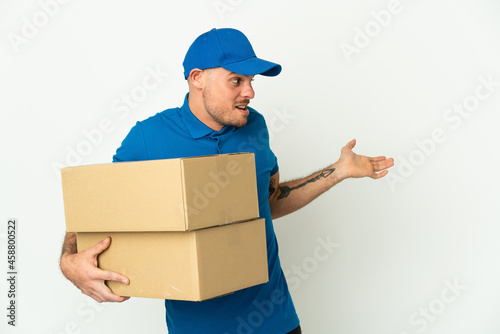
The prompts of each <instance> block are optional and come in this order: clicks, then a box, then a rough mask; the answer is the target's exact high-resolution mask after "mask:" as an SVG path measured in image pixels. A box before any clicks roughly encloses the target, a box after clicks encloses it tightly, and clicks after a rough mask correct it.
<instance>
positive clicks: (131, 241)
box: [77, 219, 268, 301]
mask: <svg viewBox="0 0 500 334" xmlns="http://www.w3.org/2000/svg"><path fill="white" fill-rule="evenodd" d="M107 236H110V237H111V245H110V246H109V248H108V249H107V250H105V251H104V252H103V253H102V254H100V255H99V257H98V266H99V268H101V269H104V270H110V271H114V272H118V273H120V274H123V275H125V276H127V277H128V278H129V279H130V284H129V285H125V284H121V283H118V282H114V281H107V285H108V287H109V288H110V289H111V291H113V293H115V294H117V295H120V296H130V297H146V298H162V299H176V300H189V301H202V300H206V299H211V298H214V297H218V296H222V295H225V294H229V293H231V292H234V291H237V290H240V289H244V288H247V287H250V286H254V285H257V284H262V283H266V282H267V281H268V266H267V246H266V232H265V220H264V219H256V220H251V221H245V222H240V223H235V224H230V225H223V226H217V227H210V228H204V229H200V230H194V231H187V232H109V233H106V232H78V233H77V246H78V251H81V250H84V249H87V248H89V247H92V246H94V245H95V244H96V243H97V242H99V241H101V240H103V239H104V238H106V237H107Z"/></svg>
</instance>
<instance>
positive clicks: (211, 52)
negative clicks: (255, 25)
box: [182, 28, 281, 79]
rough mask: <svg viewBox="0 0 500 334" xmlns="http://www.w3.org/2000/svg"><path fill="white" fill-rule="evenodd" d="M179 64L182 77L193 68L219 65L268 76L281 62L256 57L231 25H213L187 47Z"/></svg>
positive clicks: (272, 73)
mask: <svg viewBox="0 0 500 334" xmlns="http://www.w3.org/2000/svg"><path fill="white" fill-rule="evenodd" d="M182 65H183V66H184V78H185V79H187V77H188V76H189V73H191V70H193V69H195V68H199V69H200V70H204V69H207V68H214V67H222V68H225V69H226V70H228V71H231V72H234V73H238V74H241V75H257V74H261V75H265V76H269V77H274V76H276V75H278V74H280V72H281V65H279V64H275V63H272V62H270V61H267V60H263V59H260V58H257V56H256V55H255V52H254V51H253V48H252V45H251V44H250V41H249V40H248V38H247V37H246V36H245V35H244V34H243V33H242V32H241V31H239V30H236V29H231V28H222V29H215V28H214V29H212V30H210V31H208V32H206V33H204V34H202V35H200V36H199V37H198V38H197V39H196V40H195V41H194V42H193V44H191V46H190V47H189V50H188V52H187V53H186V57H185V58H184V62H183V63H182Z"/></svg>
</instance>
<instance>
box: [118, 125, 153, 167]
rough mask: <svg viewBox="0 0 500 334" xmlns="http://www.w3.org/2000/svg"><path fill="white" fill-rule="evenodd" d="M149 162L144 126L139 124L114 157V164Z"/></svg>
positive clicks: (131, 131)
mask: <svg viewBox="0 0 500 334" xmlns="http://www.w3.org/2000/svg"><path fill="white" fill-rule="evenodd" d="M140 160H148V153H147V150H146V144H145V141H144V131H143V130H142V125H141V123H140V122H137V123H136V124H135V126H134V127H133V128H132V129H131V130H130V132H129V133H128V135H127V137H125V139H124V140H123V141H122V144H121V146H120V147H119V148H118V149H117V150H116V154H115V155H114V156H113V162H123V161H140Z"/></svg>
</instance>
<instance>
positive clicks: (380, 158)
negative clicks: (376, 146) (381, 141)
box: [369, 156, 386, 162]
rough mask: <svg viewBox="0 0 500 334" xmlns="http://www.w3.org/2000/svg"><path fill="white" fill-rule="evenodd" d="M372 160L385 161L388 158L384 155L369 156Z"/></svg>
mask: <svg viewBox="0 0 500 334" xmlns="http://www.w3.org/2000/svg"><path fill="white" fill-rule="evenodd" d="M369 159H370V161H371V162H377V161H383V160H385V159H386V157H384V156H380V157H372V158H369Z"/></svg>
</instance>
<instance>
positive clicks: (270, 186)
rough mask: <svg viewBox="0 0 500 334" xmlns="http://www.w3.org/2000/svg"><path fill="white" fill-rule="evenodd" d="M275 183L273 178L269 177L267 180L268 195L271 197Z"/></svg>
mask: <svg viewBox="0 0 500 334" xmlns="http://www.w3.org/2000/svg"><path fill="white" fill-rule="evenodd" d="M275 183H276V181H275V180H274V179H271V181H270V182H269V197H271V195H272V194H274V192H275V191H276V187H275Z"/></svg>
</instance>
